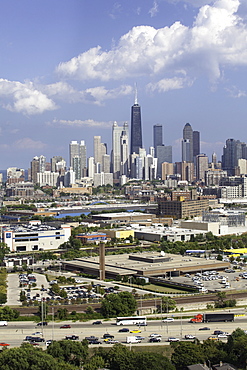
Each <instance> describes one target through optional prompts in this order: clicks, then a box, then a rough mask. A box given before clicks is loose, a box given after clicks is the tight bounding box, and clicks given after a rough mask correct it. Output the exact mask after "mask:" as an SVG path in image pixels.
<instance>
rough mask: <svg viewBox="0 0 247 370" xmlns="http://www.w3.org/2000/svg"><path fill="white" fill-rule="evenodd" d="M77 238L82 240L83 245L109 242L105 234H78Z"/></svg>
mask: <svg viewBox="0 0 247 370" xmlns="http://www.w3.org/2000/svg"><path fill="white" fill-rule="evenodd" d="M75 238H76V239H79V240H81V242H82V243H83V244H86V243H96V242H100V241H106V240H107V236H106V234H105V233H92V234H78V235H76V237H75Z"/></svg>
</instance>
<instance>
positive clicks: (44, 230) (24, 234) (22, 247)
mask: <svg viewBox="0 0 247 370" xmlns="http://www.w3.org/2000/svg"><path fill="white" fill-rule="evenodd" d="M70 236H71V228H70V226H69V225H65V224H64V225H61V226H51V225H48V224H41V222H40V221H30V222H29V223H28V224H25V225H24V224H18V225H10V226H3V227H2V241H3V242H4V243H6V244H7V246H8V247H9V249H10V251H11V252H32V251H38V250H54V249H58V248H59V246H60V245H61V244H62V243H64V242H67V241H68V240H69V237H70Z"/></svg>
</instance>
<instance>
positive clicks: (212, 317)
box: [190, 313, 234, 323]
mask: <svg viewBox="0 0 247 370" xmlns="http://www.w3.org/2000/svg"><path fill="white" fill-rule="evenodd" d="M219 321H225V322H227V321H234V313H205V314H201V313H199V314H198V315H196V316H194V317H193V318H192V319H191V320H190V322H192V323H197V322H219Z"/></svg>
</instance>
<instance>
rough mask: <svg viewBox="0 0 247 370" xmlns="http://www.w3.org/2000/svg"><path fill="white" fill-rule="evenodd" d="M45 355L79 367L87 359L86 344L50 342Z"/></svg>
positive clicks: (84, 342)
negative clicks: (47, 354)
mask: <svg viewBox="0 0 247 370" xmlns="http://www.w3.org/2000/svg"><path fill="white" fill-rule="evenodd" d="M47 353H49V354H50V355H52V356H53V357H55V358H58V359H60V360H61V359H62V360H63V361H65V362H68V363H69V364H72V365H74V366H81V365H82V364H84V363H85V361H86V360H87V357H88V343H87V341H83V342H74V341H72V340H60V341H54V342H52V343H51V344H50V345H49V347H48V348H47Z"/></svg>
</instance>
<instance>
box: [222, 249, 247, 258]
mask: <svg viewBox="0 0 247 370" xmlns="http://www.w3.org/2000/svg"><path fill="white" fill-rule="evenodd" d="M224 253H225V254H227V255H228V256H233V257H239V256H243V255H247V248H236V249H224Z"/></svg>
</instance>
